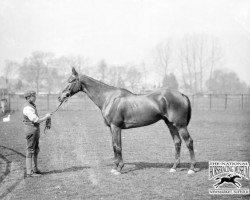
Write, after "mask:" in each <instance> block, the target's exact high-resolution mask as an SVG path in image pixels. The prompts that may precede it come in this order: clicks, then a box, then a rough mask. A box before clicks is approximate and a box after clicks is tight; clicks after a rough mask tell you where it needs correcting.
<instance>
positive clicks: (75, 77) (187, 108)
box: [58, 68, 195, 175]
mask: <svg viewBox="0 0 250 200" xmlns="http://www.w3.org/2000/svg"><path fill="white" fill-rule="evenodd" d="M79 91H83V92H85V93H86V94H87V95H88V97H89V98H90V99H91V100H92V101H93V102H94V103H95V104H96V105H97V106H98V107H99V109H100V110H101V113H102V116H103V118H104V122H105V124H106V125H107V126H108V127H109V128H110V131H111V134H112V145H113V150H114V163H115V167H114V168H113V169H112V170H111V172H112V173H114V174H117V175H118V174H120V173H121V170H122V168H123V166H124V163H123V159H122V137H121V130H122V129H129V128H136V127H141V126H147V125H150V124H153V123H155V122H157V121H159V120H164V122H165V123H166V125H167V126H168V128H169V130H170V134H171V136H172V138H173V141H174V145H175V162H174V165H173V167H172V168H171V170H170V172H176V167H177V166H178V165H179V163H180V149H181V137H182V138H183V140H184V141H185V143H186V145H187V148H188V149H189V152H190V157H191V166H190V169H189V171H188V174H191V173H194V167H195V156H194V148H193V140H192V138H191V137H190V135H189V132H188V130H187V125H188V123H189V121H190V118H191V105H190V101H189V99H188V97H187V96H185V95H184V94H181V93H179V92H177V91H172V90H169V89H158V90H156V91H153V92H151V93H149V94H143V95H137V94H133V93H132V92H130V91H128V90H126V89H122V88H117V87H113V86H109V85H107V84H105V83H102V82H100V81H97V80H95V79H93V78H91V77H88V76H85V75H79V74H78V73H77V72H76V70H75V68H72V75H71V76H70V77H69V79H68V84H67V86H66V87H65V88H64V89H63V91H62V92H61V93H60V96H59V97H58V99H59V101H60V102H63V101H65V100H66V99H67V98H69V97H71V96H72V95H74V94H76V93H77V92H79ZM180 136H181V137H180Z"/></svg>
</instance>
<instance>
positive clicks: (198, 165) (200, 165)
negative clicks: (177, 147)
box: [123, 162, 208, 174]
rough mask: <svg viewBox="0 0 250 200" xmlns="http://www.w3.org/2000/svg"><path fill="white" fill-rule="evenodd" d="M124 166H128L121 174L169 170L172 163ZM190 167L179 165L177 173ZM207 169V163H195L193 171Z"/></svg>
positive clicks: (133, 163)
mask: <svg viewBox="0 0 250 200" xmlns="http://www.w3.org/2000/svg"><path fill="white" fill-rule="evenodd" d="M125 165H129V167H127V168H125V169H124V170H123V173H124V174H126V173H129V172H133V171H137V170H143V169H148V168H163V169H164V168H165V169H168V170H169V169H170V168H172V166H173V163H148V162H132V163H125ZM189 167H190V163H180V165H179V166H178V168H177V169H176V170H177V171H183V170H188V169H189ZM206 169H208V162H197V163H196V165H195V171H196V172H199V171H203V170H206Z"/></svg>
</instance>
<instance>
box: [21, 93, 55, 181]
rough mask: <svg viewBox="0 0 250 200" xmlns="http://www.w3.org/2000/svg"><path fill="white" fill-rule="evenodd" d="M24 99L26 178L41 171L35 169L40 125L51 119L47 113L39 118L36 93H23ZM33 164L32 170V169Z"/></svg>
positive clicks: (38, 174)
mask: <svg viewBox="0 0 250 200" xmlns="http://www.w3.org/2000/svg"><path fill="white" fill-rule="evenodd" d="M24 97H25V99H26V102H25V105H24V107H23V123H24V132H25V135H26V140H27V152H26V173H27V177H35V176H40V175H41V171H40V170H38V168H37V156H38V153H39V137H40V127H39V126H40V123H41V122H43V121H46V120H47V119H49V118H50V117H51V114H50V113H48V114H46V115H45V116H44V117H39V116H38V113H37V109H36V105H35V102H36V92H35V91H34V90H28V91H27V92H25V94H24ZM32 163H33V168H32Z"/></svg>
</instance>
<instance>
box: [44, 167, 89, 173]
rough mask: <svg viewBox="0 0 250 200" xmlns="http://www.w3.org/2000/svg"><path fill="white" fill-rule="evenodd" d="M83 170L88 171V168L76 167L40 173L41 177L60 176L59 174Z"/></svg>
mask: <svg viewBox="0 0 250 200" xmlns="http://www.w3.org/2000/svg"><path fill="white" fill-rule="evenodd" d="M84 169H90V167H89V166H83V167H77V166H73V167H70V168H67V169H56V170H52V171H45V172H42V174H43V175H46V174H61V173H65V172H76V171H81V170H84Z"/></svg>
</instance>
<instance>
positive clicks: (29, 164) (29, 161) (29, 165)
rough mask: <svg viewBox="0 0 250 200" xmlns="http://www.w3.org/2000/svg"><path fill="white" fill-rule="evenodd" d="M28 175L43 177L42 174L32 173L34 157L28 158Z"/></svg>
mask: <svg viewBox="0 0 250 200" xmlns="http://www.w3.org/2000/svg"><path fill="white" fill-rule="evenodd" d="M26 175H27V177H36V176H41V174H36V173H34V172H33V171H32V157H31V158H29V157H26Z"/></svg>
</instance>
